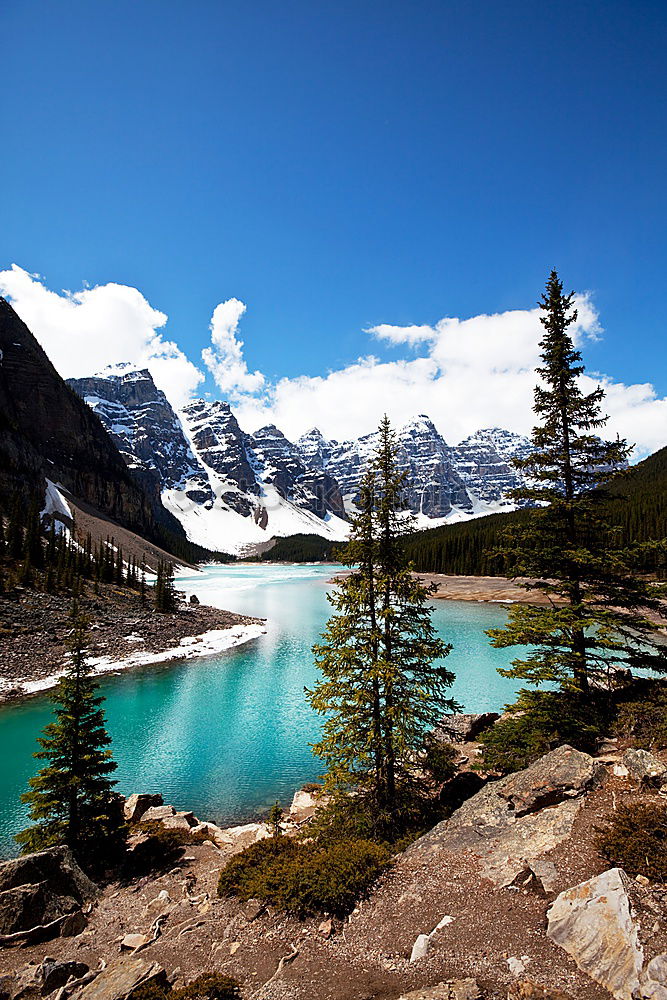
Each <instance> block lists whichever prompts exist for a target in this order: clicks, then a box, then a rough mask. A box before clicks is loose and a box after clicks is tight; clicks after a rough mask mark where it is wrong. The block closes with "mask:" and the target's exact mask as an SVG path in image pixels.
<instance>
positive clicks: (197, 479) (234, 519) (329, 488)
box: [68, 365, 529, 553]
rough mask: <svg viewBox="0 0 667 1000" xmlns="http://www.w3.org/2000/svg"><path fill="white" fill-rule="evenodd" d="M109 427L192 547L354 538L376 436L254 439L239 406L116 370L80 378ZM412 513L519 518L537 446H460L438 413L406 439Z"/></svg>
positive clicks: (414, 426) (497, 434)
mask: <svg viewBox="0 0 667 1000" xmlns="http://www.w3.org/2000/svg"><path fill="white" fill-rule="evenodd" d="M68 382H69V385H70V386H71V387H72V388H73V389H74V390H75V391H76V392H77V393H78V394H79V396H81V397H82V398H83V399H84V400H85V402H86V403H87V404H88V405H89V406H90V408H91V409H92V410H93V412H94V413H95V414H96V415H97V416H98V417H99V418H100V420H101V422H102V424H103V425H104V427H105V428H106V429H107V431H108V433H109V435H110V437H111V439H112V440H113V442H114V443H115V445H116V446H117V448H118V450H119V451H120V453H121V455H122V456H123V458H124V459H125V462H126V463H127V465H128V467H129V469H131V470H132V471H133V472H134V473H135V474H139V475H140V476H141V477H142V478H143V479H146V478H147V477H148V478H153V479H155V480H157V485H158V486H159V490H160V492H161V495H162V502H163V504H164V506H165V507H166V508H167V510H168V511H169V512H170V513H171V514H173V515H174V516H175V517H176V518H177V519H178V521H180V523H181V524H182V525H183V528H184V529H185V532H186V534H187V536H188V538H189V540H190V541H191V542H194V543H196V544H197V545H201V546H205V547H206V548H208V549H211V550H217V551H226V552H230V553H243V552H251V551H261V550H262V548H264V547H266V546H267V543H270V540H271V539H272V538H274V537H277V536H278V537H279V536H289V535H294V534H311V535H320V536H322V537H324V538H328V539H330V540H332V541H339V540H343V539H344V538H345V537H346V536H347V532H348V515H349V514H350V513H351V512H352V511H353V510H354V508H355V500H356V498H357V495H358V489H359V484H360V481H361V478H362V476H363V474H364V471H365V468H366V465H367V462H368V459H369V456H370V454H371V453H372V450H373V447H374V444H375V434H374V433H373V434H366V435H364V436H363V437H359V438H357V439H356V440H353V441H335V440H327V439H326V438H325V437H324V436H323V435H322V434H321V433H320V431H319V430H318V429H317V428H313V429H312V430H310V431H308V433H306V434H304V435H303V436H302V437H300V438H299V439H298V440H297V441H294V442H292V441H289V440H288V439H287V438H286V437H285V435H284V434H283V433H282V431H280V430H279V428H277V427H275V426H274V425H272V424H270V425H268V426H266V427H261V428H260V429H259V430H257V431H255V432H254V433H252V434H249V433H247V432H246V431H244V430H243V429H242V428H241V427H240V426H239V423H238V421H237V419H236V417H235V415H234V412H233V410H232V408H231V407H230V405H229V403H227V402H222V401H219V400H213V401H210V400H205V399H197V400H195V401H194V402H191V403H189V404H188V405H187V406H185V408H184V409H183V410H182V411H180V412H178V413H177V412H176V411H175V410H174V409H173V408H172V407H171V405H170V404H169V402H168V400H167V398H166V396H165V395H164V393H163V392H162V391H161V390H160V389H158V388H157V387H156V385H155V383H154V382H153V379H152V377H151V375H150V373H149V372H148V371H147V370H136V369H135V368H133V367H132V366H130V365H120V366H115V367H114V368H113V369H107V370H105V371H104V372H102V373H101V374H98V375H94V376H92V377H90V378H78V379H69V380H68ZM398 436H399V441H400V466H401V468H402V469H404V470H405V471H406V473H407V476H406V491H405V500H406V510H407V511H410V512H411V513H412V514H414V515H415V517H416V521H417V526H418V527H435V526H437V525H439V524H444V523H446V522H451V521H461V520H467V519H469V518H473V517H478V516H481V515H484V514H489V513H494V512H497V511H501V510H511V509H513V508H514V506H515V504H514V502H513V501H512V500H511V499H510V493H511V490H512V489H514V488H516V487H517V486H518V485H519V475H520V474H519V473H518V472H517V471H516V470H515V469H514V468H513V466H512V463H511V460H512V458H513V457H515V456H519V457H520V456H522V455H524V454H525V453H526V451H527V449H528V447H529V445H528V441H527V440H526V439H525V438H523V437H521V436H519V435H517V434H513V433H511V432H509V431H506V430H502V429H499V428H491V429H485V430H480V431H478V432H477V433H476V434H473V435H471V436H470V437H468V438H466V439H465V440H464V441H461V442H460V443H459V444H458V445H456V446H455V447H452V446H451V445H449V444H448V443H447V442H446V440H445V439H444V438H443V436H442V435H441V434H440V432H439V431H438V429H437V428H436V427H435V425H434V424H433V422H432V421H431V420H430V419H429V417H428V416H426V415H424V414H420V415H418V416H416V417H415V418H413V419H412V420H411V421H409V422H408V423H407V424H405V426H403V427H401V428H400V429H399V431H398Z"/></svg>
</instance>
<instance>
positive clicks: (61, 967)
mask: <svg viewBox="0 0 667 1000" xmlns="http://www.w3.org/2000/svg"><path fill="white" fill-rule="evenodd" d="M87 972H88V966H87V965H85V963H83V962H56V961H55V960H54V959H52V958H45V959H44V961H43V962H42V965H41V974H42V993H43V995H44V996H48V994H49V993H53V991H54V990H58V989H60V987H61V986H64V985H65V983H67V982H68V981H69V980H70V979H80V978H81V977H82V976H85V974H86V973H87Z"/></svg>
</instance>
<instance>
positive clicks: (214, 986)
mask: <svg viewBox="0 0 667 1000" xmlns="http://www.w3.org/2000/svg"><path fill="white" fill-rule="evenodd" d="M240 996H241V984H240V983H239V982H238V980H237V979H232V978H231V976H223V975H222V974H221V973H220V972H205V973H204V974H203V975H201V976H197V978H196V979H193V980H192V982H191V983H188V985H187V986H182V987H181V988H180V989H177V990H172V991H171V993H170V994H169V1000H236V998H237V997H240Z"/></svg>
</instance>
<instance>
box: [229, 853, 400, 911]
mask: <svg viewBox="0 0 667 1000" xmlns="http://www.w3.org/2000/svg"><path fill="white" fill-rule="evenodd" d="M389 858H390V855H389V851H388V850H387V849H386V848H384V847H382V846H381V845H379V844H374V843H371V842H370V841H367V840H347V841H337V842H335V843H332V844H329V845H328V846H324V847H322V846H319V845H318V844H317V843H316V842H312V841H309V842H303V843H302V842H300V841H297V840H294V839H292V838H289V837H281V838H278V839H271V840H261V841H259V842H258V843H256V844H252V845H251V846H250V847H247V848H246V849H245V850H244V851H242V852H241V853H240V854H237V855H236V856H235V857H233V858H232V859H231V861H230V862H229V863H228V864H227V866H226V867H225V868H223V870H222V872H221V873H220V880H219V882H218V895H220V896H238V897H239V898H240V899H242V900H248V899H261V900H262V901H263V902H265V903H269V904H271V905H273V906H277V907H279V908H280V909H282V910H285V911H287V912H288V913H294V914H296V915H298V916H301V917H304V916H307V915H313V914H318V913H332V914H334V915H336V916H341V917H342V916H345V915H346V914H348V913H350V912H351V911H352V910H353V909H354V906H355V904H356V903H357V902H358V901H359V900H360V899H361V898H363V897H364V896H366V895H367V893H368V891H369V889H370V888H371V886H372V885H373V883H374V882H375V881H376V880H377V879H378V877H379V876H380V875H381V874H382V872H383V871H384V870H385V869H386V868H387V867H388V865H389Z"/></svg>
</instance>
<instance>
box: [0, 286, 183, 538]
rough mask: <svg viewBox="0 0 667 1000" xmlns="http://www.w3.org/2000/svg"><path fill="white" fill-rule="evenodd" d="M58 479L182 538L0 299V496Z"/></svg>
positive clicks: (151, 531) (128, 522) (129, 518)
mask: <svg viewBox="0 0 667 1000" xmlns="http://www.w3.org/2000/svg"><path fill="white" fill-rule="evenodd" d="M47 478H48V479H50V480H52V481H53V482H57V483H60V484H61V485H62V486H63V487H65V489H66V490H68V491H69V492H70V493H72V494H73V496H74V497H75V498H77V499H79V500H82V501H84V502H85V503H87V504H89V505H90V506H91V507H93V508H94V509H95V510H97V511H99V512H101V513H102V514H103V515H105V516H107V517H110V518H112V519H113V520H114V521H117V522H118V523H120V524H121V525H123V526H125V527H128V528H130V529H131V530H133V531H137V532H139V533H140V534H142V535H146V536H149V537H153V536H154V535H155V532H156V530H158V529H159V528H160V527H163V528H166V529H168V530H171V531H173V532H174V533H176V534H177V535H180V536H182V535H183V531H182V529H181V527H180V525H179V523H178V522H177V521H176V520H175V518H173V517H172V516H171V515H170V514H169V513H168V512H167V511H166V510H165V509H164V508H163V507H162V504H161V502H160V497H159V490H158V488H157V482H156V481H155V480H151V479H150V478H145V479H144V481H143V482H142V481H140V479H139V478H138V477H136V476H135V475H133V473H132V472H131V470H130V469H128V467H127V465H126V463H125V461H124V460H123V457H122V456H121V454H120V453H119V451H118V449H117V447H116V446H115V445H114V443H113V442H112V441H111V440H110V438H109V435H108V434H107V432H106V430H105V429H104V427H103V426H102V424H101V423H100V421H99V419H98V418H97V416H96V415H95V414H94V413H93V412H92V411H91V409H90V408H89V407H88V406H86V405H85V403H84V402H83V400H82V399H81V398H80V397H79V396H78V395H77V394H76V393H75V392H74V391H73V390H72V389H70V388H69V386H67V385H66V383H65V382H64V381H63V379H62V378H61V377H60V375H59V374H58V373H57V371H56V370H55V368H54V367H53V365H52V364H51V362H50V361H49V359H48V357H47V356H46V354H45V352H44V351H43V349H42V348H41V347H40V345H39V344H38V342H37V340H36V339H35V337H34V336H33V335H32V333H31V332H30V330H29V329H28V327H27V326H26V325H25V323H24V322H23V321H22V320H21V319H20V318H19V317H18V315H17V314H16V313H15V312H14V310H13V309H12V307H11V306H10V305H9V303H8V302H6V301H5V300H4V299H2V298H0V498H1V499H2V501H3V502H4V503H5V504H7V503H9V502H10V500H11V497H12V495H13V494H15V493H16V492H17V491H20V492H24V493H25V492H33V491H35V490H38V491H39V490H43V489H44V488H45V480H46V479H47Z"/></svg>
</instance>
